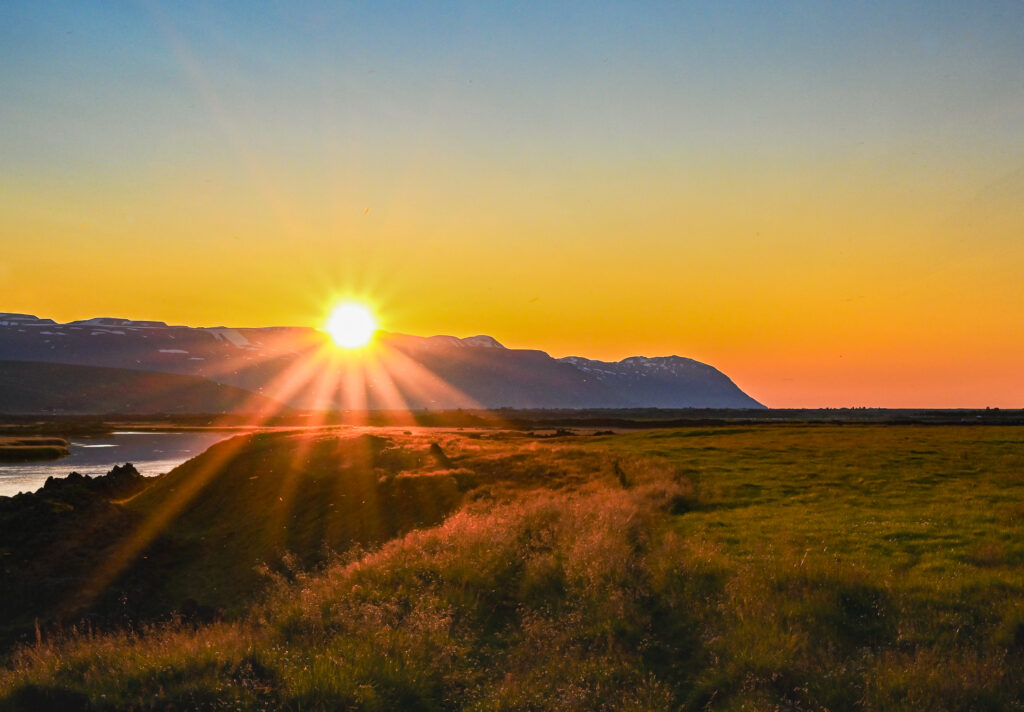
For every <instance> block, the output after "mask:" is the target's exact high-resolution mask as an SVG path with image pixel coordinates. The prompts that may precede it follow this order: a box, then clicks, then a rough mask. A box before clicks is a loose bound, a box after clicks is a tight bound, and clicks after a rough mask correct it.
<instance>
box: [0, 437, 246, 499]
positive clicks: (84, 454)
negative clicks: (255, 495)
mask: <svg viewBox="0 0 1024 712" xmlns="http://www.w3.org/2000/svg"><path fill="white" fill-rule="evenodd" d="M234 434H235V433H230V432H209V431H201V432H195V431H189V432H161V433H151V432H146V433H142V432H129V431H125V432H117V433H114V434H113V435H107V436H103V437H95V438H92V437H90V438H85V437H80V438H69V442H70V447H69V448H68V449H69V451H70V453H71V454H70V455H69V456H68V457H65V458H63V459H61V460H45V461H43V462H19V463H2V464H0V496H3V495H8V496H10V495H15V494H17V493H18V492H34V491H35V490H37V489H39V488H40V487H42V486H43V483H44V482H46V478H47V477H50V476H53V477H66V476H67V474H68V473H69V472H72V471H75V472H79V473H81V474H83V475H93V476H95V475H105V474H107V472H109V471H110V469H111V468H112V467H113V466H114V465H123V464H124V463H126V462H130V463H132V464H133V465H135V468H136V469H137V470H138V471H139V472H140V473H142V474H143V475H145V476H147V477H153V476H155V475H159V474H162V473H164V472H167V471H169V470H172V469H174V468H175V467H177V466H178V465H180V464H181V463H183V462H185V461H186V460H188V459H190V458H193V457H195V456H196V455H198V454H199V453H201V452H202V451H203V450H205V449H206V448H208V447H210V446H211V445H213V444H214V443H216V442H219V441H221V440H224V439H226V438H229V437H231V436H232V435H234Z"/></svg>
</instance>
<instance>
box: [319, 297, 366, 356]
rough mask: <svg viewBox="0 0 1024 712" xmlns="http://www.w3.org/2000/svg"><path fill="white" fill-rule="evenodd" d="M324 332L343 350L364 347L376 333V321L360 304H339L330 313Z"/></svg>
mask: <svg viewBox="0 0 1024 712" xmlns="http://www.w3.org/2000/svg"><path fill="white" fill-rule="evenodd" d="M324 330H325V331H326V332H327V333H328V334H330V335H331V338H332V339H334V343H336V344H337V345H338V346H340V347H342V348H345V349H358V348H359V347H361V346H366V345H367V344H368V343H370V340H371V339H373V334H374V332H375V331H377V320H376V319H374V318H373V313H372V312H371V311H370V310H369V309H368V308H367V307H365V306H363V305H362V304H356V303H354V302H347V303H345V304H339V305H338V306H337V307H335V309H334V311H333V312H331V316H330V318H328V319H327V324H326V326H325V327H324Z"/></svg>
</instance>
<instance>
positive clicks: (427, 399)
mask: <svg viewBox="0 0 1024 712" xmlns="http://www.w3.org/2000/svg"><path fill="white" fill-rule="evenodd" d="M0 360H2V361H23V362H37V363H60V364H67V365H78V366H93V367H105V368H117V369H127V370H135V371H155V372H162V373H173V374H179V375H186V376H196V377H200V378H203V379H205V380H208V381H211V382H213V383H215V384H223V385H225V386H230V387H234V388H240V389H244V390H245V391H249V392H252V393H254V394H260V395H262V396H266V397H267V398H269V399H271V400H273V401H278V402H281V403H283V404H285V405H287V406H289V407H291V408H297V409H307V410H324V409H344V410H361V409H394V408H416V409H424V408H425V409H453V408H502V407H505V408H570V409H571V408H577V409H580V408H624V407H625V408H628V407H637V408H644V407H667V408H763V407H764V406H763V405H762V404H760V403H758V402H757V401H756V400H754V399H753V398H751V397H750V396H749V395H747V394H746V393H744V392H743V391H742V390H741V389H740V388H739V387H738V386H737V385H736V384H735V383H734V382H733V381H732V380H731V379H730V378H729V377H728V376H726V375H725V374H724V373H722V372H721V371H719V370H718V369H716V368H714V367H713V366H710V365H708V364H704V363H701V362H699V361H695V360H693V359H689V358H685V357H681V356H663V357H645V356H633V357H629V358H626V359H623V360H621V361H617V362H608V361H598V360H594V359H587V358H583V357H579V356H569V357H564V358H557V359H556V358H554V357H552V356H550V355H549V354H547V353H546V352H544V351H541V350H537V349H510V348H506V347H505V346H503V345H502V344H501V343H500V342H499V341H498V340H497V339H495V338H493V337H491V336H488V335H485V334H477V335H475V336H469V337H465V338H459V337H456V336H450V335H436V336H415V335H410V334H399V333H392V332H384V331H381V332H378V334H377V337H376V345H375V347H374V349H373V351H372V357H371V358H367V359H364V362H361V363H355V360H356V357H355V356H351V355H345V354H343V353H342V352H339V351H337V350H336V349H334V348H333V346H332V345H331V343H330V337H329V336H327V334H325V333H324V332H322V331H320V330H317V329H313V328H310V327H256V328H248V327H240V328H233V327H226V326H216V327H190V326H180V325H169V324H166V323H164V322H160V321H138V320H131V319H121V318H117V317H95V318H91V319H82V320H77V321H71V322H68V323H65V324H61V323H58V322H56V321H54V320H53V319H45V318H42V319H41V318H38V317H35V316H33V315H30V314H15V313H0ZM353 364H355V365H353ZM325 374H327V375H325ZM300 382H301V383H300ZM4 407H5V406H4V403H3V401H2V399H0V410H2V409H3V408H4Z"/></svg>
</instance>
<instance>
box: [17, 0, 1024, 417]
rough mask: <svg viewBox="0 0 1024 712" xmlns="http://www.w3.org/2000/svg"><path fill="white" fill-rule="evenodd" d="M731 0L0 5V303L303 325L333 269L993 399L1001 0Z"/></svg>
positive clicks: (919, 400)
mask: <svg viewBox="0 0 1024 712" xmlns="http://www.w3.org/2000/svg"><path fill="white" fill-rule="evenodd" d="M100 7H102V5H101V4H98V5H97V8H100ZM572 7H575V6H572ZM702 7H703V6H702ZM754 7H755V6H751V13H752V14H754V15H757V13H761V14H760V15H757V22H759V23H761V25H758V24H756V23H755V24H754V25H750V24H749V23H746V22H745V19H744V18H743V17H739V16H730V17H718V16H717V15H716V13H718V12H719V10H717V9H716V6H715V5H714V4H709V5H707V6H706V7H704V10H702V11H701V12H702V13H704V14H701V15H700V16H699V17H690V18H685V17H679V16H676V15H675V14H673V13H677V12H682V11H681V10H672V11H669V10H663V11H656V10H653V9H647V10H646V11H645V13H646V14H642V15H640V14H639V13H635V14H630V15H629V16H628V19H629V20H630V22H632V23H633V24H631V25H628V26H626V25H623V24H622V23H621V22H620V21H619V20H620V19H621V18H619V17H618V16H617V13H618V12H619V11H622V12H625V10H624V9H622V8H621V7H620V6H612V5H608V6H607V7H605V6H602V8H603V10H602V11H601V12H597V13H590V14H585V15H583V14H573V12H571V11H570V6H565V7H561V6H560V8H561V9H559V10H558V11H555V10H551V9H548V10H540V9H536V10H529V11H523V13H525V14H523V13H520V14H515V15H514V16H512V15H510V16H509V17H504V16H500V17H499V16H498V14H499V11H498V10H492V11H491V12H493V13H494V14H495V17H490V16H488V15H486V14H485V15H483V16H479V17H477V16H474V17H472V18H468V19H467V18H453V17H447V16H446V17H445V18H438V17H435V16H434V15H432V14H430V12H429V11H426V10H421V11H416V12H413V13H412V15H408V14H407V15H401V17H399V16H398V15H395V16H389V15H387V14H386V13H385V12H384V11H381V13H382V14H381V16H376V15H375V16H368V17H363V18H361V19H362V21H363V24H361V25H359V27H360V28H361V30H360V32H361V34H359V35H358V37H357V36H355V35H353V36H352V37H351V38H350V39H351V43H349V44H345V42H343V41H342V39H343V36H347V35H345V33H347V32H352V30H350V29H348V27H349V25H348V24H346V23H344V22H341V21H338V23H337V24H332V22H333V19H332V18H326V19H325V18H321V17H319V16H318V15H316V13H313V12H312V11H309V13H308V14H309V15H310V17H304V16H303V17H298V19H296V18H295V17H292V16H289V17H287V18H284V19H283V20H282V18H271V17H262V16H260V17H255V19H253V18H251V17H250V16H249V15H245V18H247V19H245V20H244V22H251V23H254V24H253V26H252V27H248V26H247V27H246V28H240V27H237V26H236V24H234V21H235V20H238V21H239V22H241V21H242V20H241V19H240V18H241V17H242V16H241V15H239V16H238V17H234V16H233V15H232V13H233V12H235V10H234V9H233V8H227V9H221V10H216V11H215V10H208V11H203V12H199V13H198V14H197V15H195V16H189V15H188V14H187V13H185V12H184V11H182V13H181V15H177V16H176V15H174V14H172V13H171V11H170V10H166V11H164V12H157V11H154V12H153V13H151V14H147V13H145V12H142V11H138V12H142V14H140V15H138V16H135V15H132V16H125V17H123V16H121V15H118V14H117V13H118V12H136V11H137V10H132V11H127V10H117V11H115V10H110V11H109V13H110V14H109V15H103V14H102V13H99V10H97V14H93V15H89V16H88V17H79V16H75V15H73V14H68V15H67V16H66V17H58V18H56V19H55V18H53V17H45V18H44V17H42V16H38V15H37V14H35V11H34V10H32V7H31V5H30V4H25V5H24V6H20V5H17V4H16V6H15V8H14V9H13V10H10V9H9V10H7V11H6V12H9V13H13V14H14V15H16V17H15V18H14V20H17V21H18V23H15V24H16V26H17V27H20V28H21V31H22V32H23V33H27V36H26V38H24V39H18V40H17V41H15V40H13V39H12V40H11V41H10V42H8V43H5V42H3V41H0V47H6V49H4V50H0V51H2V52H3V56H0V61H3V60H4V59H5V58H6V61H4V64H5V65H6V66H9V67H14V68H16V70H17V71H14V72H5V78H3V79H0V93H2V94H3V95H4V96H6V97H8V98H7V99H6V100H5V101H4V102H3V107H2V108H0V120H2V122H3V125H4V126H5V127H9V128H10V130H8V131H5V132H4V134H5V135H6V138H3V139H0V159H3V160H2V162H0V310H2V311H22V312H29V313H34V314H36V315H38V316H43V317H52V318H54V319H58V320H60V321H66V320H71V319H80V318H88V317H93V316H121V317H130V318H140V319H160V320H165V321H168V322H172V323H184V324H191V325H216V324H226V325H234V326H264V325H310V326H320V325H322V322H323V319H324V318H325V315H326V314H327V312H328V311H329V309H330V307H331V305H332V304H333V303H335V302H336V301H338V300H339V299H342V298H351V297H356V298H363V299H365V300H367V301H369V302H370V303H372V304H373V305H374V306H375V307H376V309H377V311H378V316H379V318H380V320H381V322H382V326H383V327H384V328H386V329H388V330H391V331H399V332H405V333H413V334H422V335H430V334H437V333H448V334H454V335H458V336H467V335H473V334H477V333H487V334H490V335H492V336H494V337H495V338H497V339H498V340H500V341H501V342H502V343H504V344H505V345H507V346H510V347H518V348H539V349H543V350H545V351H548V352H549V353H551V354H552V355H554V356H565V355H582V356H587V357H591V358H602V359H619V358H622V357H625V356H629V355H635V354H642V355H651V356H654V355H669V354H679V355H683V356H690V357H693V358H696V359H699V360H702V361H705V362H708V363H711V364H712V365H714V366H716V367H718V368H720V369H721V370H723V371H724V372H726V373H727V374H728V375H729V376H731V377H732V378H733V380H735V381H736V382H737V384H738V385H739V386H740V387H741V388H743V389H744V390H746V391H747V392H748V393H750V394H751V395H752V396H754V397H755V398H757V399H759V400H760V401H762V402H764V403H766V404H768V405H770V406H776V407H803V406H807V407H816V406H836V407H841V406H861V405H864V406H890V407H899V406H906V407H913V406H935V407H977V406H982V407H983V406H999V407H1018V408H1019V407H1024V376H1022V374H1021V368H1020V364H1021V363H1024V307H1022V303H1024V301H1022V298H1024V288H1022V286H1021V285H1022V280H1021V275H1022V274H1024V207H1022V206H1024V168H1022V166H1024V135H1022V134H1024V132H1021V131H1020V126H1024V83H1022V82H1021V80H1020V77H1021V74H1020V72H1019V69H1020V66H1021V64H1020V60H1021V55H1022V54H1024V50H1022V49H1021V48H1024V38H1022V37H1020V36H1019V35H1020V32H1019V31H1017V30H1015V29H1013V28H1014V25H1013V24H1012V23H1010V24H1008V23H1007V22H1006V19H1007V18H1006V16H1005V12H1010V13H1013V12H1014V7H1015V6H1014V5H1013V4H1003V3H993V4H992V5H991V6H984V12H982V11H976V12H975V13H974V14H970V13H967V14H964V13H965V12H966V11H963V10H957V11H953V10H949V11H948V13H947V14H948V15H949V16H948V17H947V16H943V15H942V13H939V12H935V13H932V14H928V13H925V14H924V15H914V13H912V12H904V13H903V14H897V15H894V16H885V17H882V15H885V13H890V12H892V13H896V12H897V11H894V10H883V9H880V8H875V9H867V10H864V9H861V10H851V9H849V8H846V7H844V5H843V4H841V3H835V4H823V5H822V6H821V7H820V8H818V9H817V10H815V11H813V12H812V11H810V10H808V11H807V16H795V15H792V14H786V13H784V12H782V11H781V10H778V11H776V10H770V11H766V10H763V9H762V10H758V11H755V10H754V9H753V8H754ZM922 7H923V6H922ZM614 8H619V9H618V10H615V9H614ZM1016 8H1017V9H1016V12H1018V13H1019V12H1020V10H1019V6H1016ZM997 9H998V10H1000V12H1003V13H1004V14H1003V15H1000V14H999V12H996V10H997ZM323 11H324V12H327V11H326V10H323ZM504 11H505V10H504V9H503V10H501V11H500V12H504ZM508 11H509V12H512V10H508ZM67 12H68V13H70V12H71V11H70V10H69V11H67ZM238 12H242V10H238ZM268 12H269V11H268ZM367 12H370V11H367ZM438 12H441V11H438ZM444 12H451V11H450V10H447V11H444ZM517 12H518V11H517ZM661 12H664V13H666V14H664V15H662V14H659V13H661ZM851 12H861V13H862V14H860V15H853V16H847V14H848V13H851ZM901 12H902V11H901ZM206 13H213V14H212V15H209V14H206ZM217 13H224V14H220V15H218V14H217ZM417 13H419V14H417ZM531 13H534V14H537V16H532V15H531ZM545 13H554V14H547V15H545ZM873 13H874V15H878V16H877V17H876V16H874V15H873ZM949 13H952V14H949ZM957 13H960V14H959V15H957ZM1011 18H1012V15H1011ZM335 19H336V18H335ZM442 19H443V20H444V22H442ZM1017 19H1018V20H1019V19H1021V18H1020V17H1019V15H1018V16H1017ZM455 20H459V22H455ZM881 20H886V22H881ZM12 22H13V20H12ZM453 22H454V25H453V24H452V23H453ZM403 23H404V24H403ZM438 23H440V24H438ZM581 23H582V24H581ZM701 23H705V24H706V25H707V26H712V25H713V26H714V27H717V28H719V29H720V30H721V31H722V33H723V34H722V35H721V36H718V35H716V36H715V37H718V39H714V37H712V38H711V39H708V37H707V36H706V34H705V33H702V31H701V28H702V27H703V25H702V24H701ZM708 23H710V24H708ZM716 23H717V24H716ZM722 23H724V24H722ZM0 24H2V23H0ZM65 25H67V27H74V28H75V31H76V33H78V34H76V35H74V36H73V37H74V38H75V39H72V40H68V41H67V43H65V44H61V43H62V42H65V40H64V39H63V38H64V37H65V34H64V30H63V28H64V27H65ZM435 25H438V26H443V27H444V28H447V29H446V32H448V34H443V36H442V35H437V33H436V32H433V29H436V27H435ZM452 27H455V28H456V29H452ZM541 27H544V28H546V29H544V30H540V29H538V28H541ZM1016 27H1018V28H1019V27H1024V23H1019V22H1018V23H1017V24H1016ZM126 28H127V29H126ZM432 28H433V29H432ZM567 28H568V29H567ZM723 28H724V29H723ZM243 30H245V31H244V32H243ZM570 30H572V31H570ZM566 32H569V34H568V36H567V35H566ZM823 33H824V34H823ZM1015 33H1016V34H1015ZM19 37H21V35H19ZM567 37H568V39H567ZM822 37H826V38H831V39H829V40H828V41H825V40H822V39H821V38H822ZM339 38H342V39H339ZM0 39H2V38H0ZM68 43H70V44H68ZM76 43H77V44H76ZM352 43H355V46H353V45H352ZM360 43H362V44H360ZM114 67H121V69H115V68H114Z"/></svg>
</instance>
